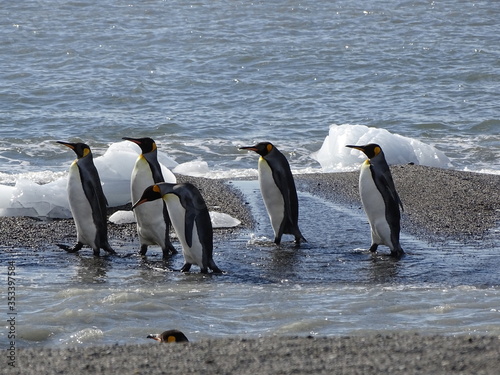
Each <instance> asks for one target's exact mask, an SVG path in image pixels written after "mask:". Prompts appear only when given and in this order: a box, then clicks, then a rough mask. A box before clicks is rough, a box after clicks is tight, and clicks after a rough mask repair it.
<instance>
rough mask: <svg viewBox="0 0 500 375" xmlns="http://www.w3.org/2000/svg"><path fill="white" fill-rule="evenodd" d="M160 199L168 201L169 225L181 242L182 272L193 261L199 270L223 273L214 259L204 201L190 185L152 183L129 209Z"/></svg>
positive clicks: (209, 221)
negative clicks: (170, 221) (170, 222)
mask: <svg viewBox="0 0 500 375" xmlns="http://www.w3.org/2000/svg"><path fill="white" fill-rule="evenodd" d="M160 198H163V200H164V201H165V202H166V204H167V209H168V213H169V215H170V219H171V220H172V225H173V226H174V230H175V232H176V233H177V237H178V238H179V241H180V242H181V245H182V249H183V254H184V260H185V263H184V265H183V266H182V268H181V271H182V272H188V271H189V270H190V269H191V265H193V264H196V265H197V266H199V267H200V269H201V272H202V273H208V270H209V269H211V270H212V271H213V272H214V273H222V271H221V270H220V269H219V268H218V267H217V265H216V264H215V262H214V260H213V228H212V222H211V220H210V214H209V212H208V208H207V205H206V203H205V200H204V199H203V197H202V196H201V193H200V192H199V190H198V189H197V188H196V187H195V186H194V185H192V184H189V183H185V184H171V183H168V182H163V183H159V184H156V185H152V186H150V187H148V188H147V189H146V190H144V193H143V194H142V196H141V198H140V199H139V200H138V201H137V202H136V203H135V204H134V205H133V207H132V209H136V208H137V207H138V206H140V205H142V204H144V203H145V202H150V201H154V200H157V199H160Z"/></svg>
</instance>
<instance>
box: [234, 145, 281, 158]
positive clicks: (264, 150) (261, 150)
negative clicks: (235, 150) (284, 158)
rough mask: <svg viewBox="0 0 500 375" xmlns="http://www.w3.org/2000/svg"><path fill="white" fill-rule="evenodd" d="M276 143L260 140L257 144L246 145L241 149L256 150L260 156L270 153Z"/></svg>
mask: <svg viewBox="0 0 500 375" xmlns="http://www.w3.org/2000/svg"><path fill="white" fill-rule="evenodd" d="M274 148H275V147H274V145H273V144H272V143H271V142H260V143H257V144H256V145H255V146H244V147H240V150H250V151H255V152H256V153H257V154H259V155H260V156H266V155H267V154H269V153H270V152H271V151H272V150H273V149H274Z"/></svg>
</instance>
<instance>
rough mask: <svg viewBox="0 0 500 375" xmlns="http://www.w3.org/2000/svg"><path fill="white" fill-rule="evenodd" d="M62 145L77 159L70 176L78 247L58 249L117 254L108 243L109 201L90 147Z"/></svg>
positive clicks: (77, 144)
mask: <svg viewBox="0 0 500 375" xmlns="http://www.w3.org/2000/svg"><path fill="white" fill-rule="evenodd" d="M58 143H60V144H62V145H64V146H66V147H69V148H71V149H72V150H73V151H74V152H75V153H76V155H77V159H76V160H75V161H74V162H73V163H72V164H71V167H70V169H69V176H68V200H69V206H70V209H71V213H72V215H73V219H74V221H75V225H76V232H77V243H76V245H75V246H74V247H73V248H70V247H68V246H66V245H63V244H58V246H59V247H61V248H62V249H64V250H66V251H68V252H77V251H78V250H80V249H81V248H82V247H83V246H84V245H88V246H90V247H91V248H92V249H93V251H94V255H96V256H99V254H100V249H104V250H105V251H107V252H109V253H113V254H114V253H115V251H114V250H113V249H112V248H111V246H110V245H109V242H108V229H107V210H106V206H107V201H106V197H105V196H104V192H103V190H102V186H101V180H100V178H99V174H98V172H97V169H96V167H95V165H94V161H93V157H92V152H91V150H90V147H89V146H88V145H86V144H84V143H69V142H61V141H58Z"/></svg>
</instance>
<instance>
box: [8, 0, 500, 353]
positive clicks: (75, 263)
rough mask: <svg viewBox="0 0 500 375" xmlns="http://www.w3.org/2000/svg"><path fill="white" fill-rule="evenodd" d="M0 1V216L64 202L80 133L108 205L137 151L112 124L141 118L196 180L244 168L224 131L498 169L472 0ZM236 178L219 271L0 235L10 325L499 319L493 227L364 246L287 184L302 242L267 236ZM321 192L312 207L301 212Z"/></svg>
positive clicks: (295, 165)
mask: <svg viewBox="0 0 500 375" xmlns="http://www.w3.org/2000/svg"><path fill="white" fill-rule="evenodd" d="M0 16H1V19H3V20H4V22H3V23H2V25H1V26H0V34H1V38H0V46H1V48H0V57H1V58H0V68H1V69H0V72H1V73H0V83H1V84H0V210H1V212H0V214H1V215H30V216H36V217H42V218H46V217H68V216H69V211H68V210H67V200H66V196H65V178H66V173H67V169H68V167H69V164H70V163H71V161H72V160H73V159H74V155H73V154H72V152H71V151H70V150H69V149H67V148H64V147H61V146H60V145H58V144H56V143H55V141H57V140H68V141H83V142H85V143H88V144H89V145H90V146H91V148H92V150H93V152H94V155H95V157H96V164H97V165H98V168H99V170H100V172H101V177H103V184H104V188H105V192H106V193H107V195H108V200H110V201H112V203H114V204H121V203H124V202H125V201H126V200H127V199H128V197H127V194H128V180H127V179H128V176H129V172H130V171H131V168H132V167H131V163H133V160H134V158H135V157H136V155H137V152H138V150H136V149H134V148H133V145H132V144H129V145H127V144H125V143H122V142H121V138H122V137H124V136H129V137H141V136H149V137H152V138H154V139H155V140H156V141H157V143H158V146H159V149H160V150H161V161H162V163H163V165H164V166H165V167H167V168H169V169H170V170H172V171H174V172H177V173H182V174H191V175H197V176H206V177H211V178H230V179H231V178H236V177H238V178H241V177H246V176H247V177H255V175H256V157H255V155H252V154H251V153H248V152H242V151H239V150H238V146H242V145H251V144H254V143H256V142H258V141H262V140H269V141H271V142H273V143H274V144H275V145H276V146H277V147H278V148H279V149H280V150H282V151H283V152H284V153H285V155H286V156H287V158H288V159H289V161H290V164H291V166H292V170H293V171H294V173H308V172H335V171H346V170H356V169H357V168H358V167H359V163H360V162H361V161H362V156H360V155H357V154H356V153H352V152H351V151H350V150H347V149H346V150H345V149H344V147H343V144H347V143H357V142H364V143H368V142H369V141H371V140H374V139H376V140H377V142H379V143H380V144H381V145H382V147H383V148H384V150H386V151H388V152H387V153H390V154H391V155H392V156H391V158H392V157H393V158H394V159H393V162H394V163H404V162H409V161H412V162H417V163H420V164H425V165H434V166H439V167H443V168H453V169H458V170H467V171H475V172H481V173H494V174H498V173H499V170H500V162H499V160H500V130H499V129H500V120H499V110H498V101H499V99H500V95H499V92H498V86H499V83H500V49H499V47H498V38H497V35H498V32H499V31H500V30H499V26H498V22H497V21H498V18H499V16H500V8H499V7H498V6H496V4H494V3H492V2H488V1H478V2H462V3H460V4H457V2H456V1H451V0H446V1H349V2H344V1H323V0H320V1H314V2H312V1H311V2H295V1H274V2H236V1H216V2H214V1H208V0H197V1H195V2H187V3H186V2H183V1H159V0H158V1H141V2H121V1H118V2H117V1H108V0H104V1H99V2H97V1H71V2H67V1H23V2H8V3H6V4H3V5H2V7H1V9H0ZM235 186H237V187H238V188H240V189H242V191H243V192H244V194H245V195H246V197H247V199H248V200H249V201H252V202H254V203H252V212H253V213H254V215H255V217H256V218H258V219H259V223H261V224H260V225H259V226H258V227H257V228H256V230H255V231H254V232H252V233H246V232H244V233H242V234H241V236H239V237H237V238H234V239H229V240H227V241H226V240H224V241H222V242H221V243H219V244H217V251H216V261H217V262H218V263H220V265H221V267H222V268H223V269H225V270H228V274H227V275H224V276H222V277H215V276H214V277H211V276H209V277H204V276H200V275H198V274H189V275H180V274H178V273H176V272H171V269H172V268H173V269H178V268H179V263H181V262H182V257H181V256H179V257H175V258H174V259H173V260H172V262H173V263H172V264H164V263H163V262H162V261H161V260H160V258H159V256H156V255H152V257H151V259H148V260H147V261H144V260H141V259H140V258H135V257H133V256H132V257H127V258H118V259H116V258H114V259H111V258H110V259H108V258H105V259H94V258H93V257H91V256H90V255H89V254H86V253H83V254H82V255H81V256H77V257H68V256H66V255H67V254H61V253H59V252H57V251H55V250H53V249H52V248H50V247H49V248H48V251H45V252H36V253H32V252H30V251H28V250H26V249H11V248H5V247H2V255H1V260H2V263H3V264H2V270H4V269H5V270H6V266H5V267H4V265H5V262H6V261H7V260H10V259H14V260H15V261H16V272H17V273H18V277H19V284H18V286H17V293H18V297H19V301H20V302H19V319H18V320H19V324H18V327H17V328H18V345H20V346H31V345H66V344H73V345H76V344H80V343H81V344H87V345H89V344H95V343H110V342H124V341H129V342H130V341H134V342H141V340H142V338H143V337H144V336H145V335H144V333H145V334H146V335H147V333H151V332H149V331H161V330H162V329H167V328H181V329H184V330H186V333H187V334H188V336H190V337H192V338H193V339H197V338H204V337H211V336H226V335H243V334H246V335H269V334H282V333H283V334H299V335H302V334H318V335H333V334H355V333H359V332H361V333H362V332H367V331H371V330H399V329H410V330H417V331H418V330H424V331H430V332H443V333H449V334H454V333H478V332H479V333H494V334H498V333H499V332H500V325H499V324H498V322H499V310H500V304H499V300H500V299H499V293H500V288H499V286H500V280H499V276H498V272H497V270H498V266H499V260H498V259H497V256H496V255H497V253H498V233H492V236H491V240H487V241H485V243H481V244H477V243H470V244H465V245H464V244H456V243H449V242H447V243H443V244H439V245H436V244H428V243H424V242H422V241H421V240H419V239H417V238H412V237H410V236H407V235H406V234H404V233H403V239H404V243H405V246H404V247H405V248H407V249H410V251H409V253H410V255H409V256H408V257H406V258H405V259H403V260H402V261H401V262H397V263H394V262H392V261H390V260H388V259H385V257H372V256H371V255H370V254H367V253H366V252H365V251H364V250H363V249H365V248H366V247H367V246H368V244H367V240H368V229H367V223H366V220H365V219H364V217H363V215H360V214H359V212H358V211H357V210H353V209H349V208H345V207H339V206H332V205H330V204H328V203H327V202H324V201H321V200H318V199H319V198H317V197H312V196H308V195H307V194H305V193H303V192H299V197H300V199H301V218H302V219H301V223H302V224H301V226H302V227H303V232H305V236H306V237H307V238H309V239H310V242H309V243H308V244H306V245H304V246H303V247H301V248H300V249H299V250H297V249H295V248H293V247H292V246H291V245H290V244H287V243H285V245H284V246H282V247H281V248H275V247H274V246H272V245H270V243H269V242H270V238H271V233H270V228H269V227H268V225H266V223H267V222H266V220H267V218H266V217H265V213H263V212H262V205H261V201H259V199H260V196H259V193H258V191H257V190H256V186H255V185H252V183H251V182H248V183H246V184H245V183H243V182H240V183H235ZM111 190H112V191H114V192H116V193H115V194H112V195H111V194H109V191H111ZM259 202H260V204H259ZM320 209H321V212H322V214H323V217H324V218H325V219H324V222H325V225H324V226H323V225H317V224H316V223H315V222H311V221H310V220H308V219H307V217H308V216H309V217H311V216H312V217H314V215H315V213H316V212H319V210H320ZM308 214H310V215H308ZM339 217H340V218H342V219H339ZM329 223H330V225H328V224H329ZM331 223H335V225H333V224H331ZM0 230H1V228H0ZM405 236H406V237H405ZM115 245H116V244H115ZM135 246H136V244H133V245H130V244H120V249H119V251H121V252H123V253H133V252H134V251H135V250H136V249H135ZM153 253H154V252H153ZM5 272H7V271H5ZM5 288H6V287H5ZM2 304H3V306H6V305H7V304H6V302H5V295H4V293H2ZM200 306H201V307H202V308H200ZM6 334H7V332H6V331H5V330H4V331H3V332H1V333H0V335H2V337H6ZM4 341H5V340H3V339H2V345H3V342H4Z"/></svg>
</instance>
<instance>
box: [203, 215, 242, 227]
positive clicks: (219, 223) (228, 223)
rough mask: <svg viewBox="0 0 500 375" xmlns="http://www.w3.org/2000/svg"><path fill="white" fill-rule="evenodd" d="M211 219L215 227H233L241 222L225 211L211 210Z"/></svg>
mask: <svg viewBox="0 0 500 375" xmlns="http://www.w3.org/2000/svg"><path fill="white" fill-rule="evenodd" d="M210 220H211V221H212V226H213V227H214V228H232V227H237V226H238V225H240V224H241V221H239V220H238V219H236V218H234V217H232V216H231V215H228V214H225V213H223V212H215V211H210Z"/></svg>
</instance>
